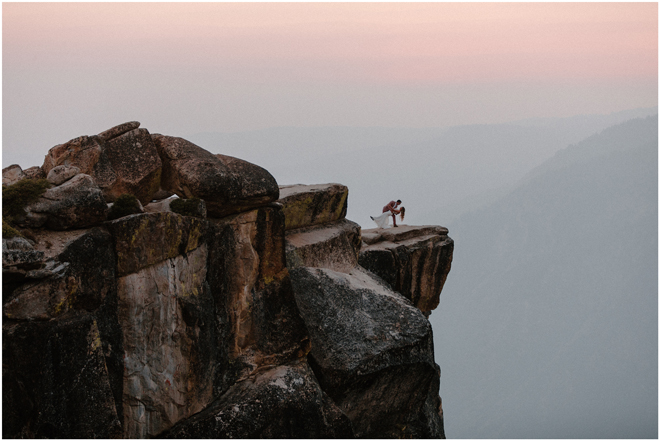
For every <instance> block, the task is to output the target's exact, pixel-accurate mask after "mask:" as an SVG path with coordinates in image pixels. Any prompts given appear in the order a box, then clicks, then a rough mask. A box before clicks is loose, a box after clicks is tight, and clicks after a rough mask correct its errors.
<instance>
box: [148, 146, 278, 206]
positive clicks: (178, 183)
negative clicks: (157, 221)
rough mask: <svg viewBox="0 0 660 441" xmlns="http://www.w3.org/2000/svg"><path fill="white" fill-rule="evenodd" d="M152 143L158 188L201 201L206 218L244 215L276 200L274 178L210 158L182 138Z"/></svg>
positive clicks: (231, 160)
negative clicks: (159, 172) (159, 162)
mask: <svg viewBox="0 0 660 441" xmlns="http://www.w3.org/2000/svg"><path fill="white" fill-rule="evenodd" d="M153 139H154V141H155V143H156V147H157V148H158V152H159V154H160V157H161V159H162V161H163V174H162V178H161V187H162V188H163V189H164V190H167V191H172V192H174V193H176V194H177V195H178V196H179V197H181V198H200V199H203V200H204V201H205V202H206V208H207V211H208V215H209V217H215V218H220V217H224V216H227V215H229V214H234V213H239V212H243V211H248V210H250V209H252V208H254V207H257V206H262V205H265V204H268V203H270V202H273V201H275V200H277V198H278V197H279V188H278V186H277V182H276V181H275V178H273V176H272V175H271V174H270V173H268V171H266V170H265V169H263V168H261V167H259V166H257V165H254V164H251V163H249V162H247V161H243V160H241V159H237V158H233V157H230V156H224V155H213V154H212V153H210V152H208V151H206V150H204V149H203V148H201V147H199V146H197V145H195V144H193V143H191V142H190V141H186V140H185V139H183V138H176V137H172V136H164V135H153Z"/></svg>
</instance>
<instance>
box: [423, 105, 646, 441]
mask: <svg viewBox="0 0 660 441" xmlns="http://www.w3.org/2000/svg"><path fill="white" fill-rule="evenodd" d="M657 164H658V124H657V115H656V116H652V117H647V118H643V119H641V118H640V119H635V120H631V121H628V122H625V123H622V124H620V125H616V126H613V127H610V128H607V129H606V130H603V131H602V132H600V133H598V134H596V135H593V136H591V137H589V138H587V139H585V140H583V141H582V142H579V143H577V144H576V145H571V146H569V147H567V148H565V149H563V150H561V151H559V152H557V153H556V154H555V155H554V156H553V157H552V158H551V159H549V160H547V161H546V162H544V163H543V164H542V165H540V166H539V167H537V168H535V169H534V170H533V171H532V172H530V173H529V174H528V175H527V176H526V177H525V178H524V179H523V180H522V181H521V182H519V183H518V184H517V185H516V186H515V188H514V189H513V190H512V191H510V192H509V193H508V194H507V195H506V196H504V197H502V198H501V199H499V200H498V201H497V202H495V203H493V204H491V205H490V206H487V207H485V208H482V209H479V210H476V211H473V212H470V213H467V214H465V215H463V216H462V217H460V218H459V219H457V220H456V221H454V222H452V223H451V224H448V225H447V226H448V227H449V231H451V232H452V236H453V237H454V239H455V242H456V250H455V253H454V261H453V264H452V277H451V278H449V279H448V281H447V285H446V288H445V292H444V293H443V297H442V300H441V305H440V308H439V310H438V311H439V312H437V313H436V314H434V315H432V316H431V322H432V323H433V325H434V331H435V344H436V354H437V355H436V356H437V357H438V358H439V360H440V361H439V363H440V365H441V367H442V369H443V377H442V384H441V390H442V396H443V401H444V409H445V421H446V431H447V434H448V436H450V437H458V438H483V437H486V438H493V437H494V438H583V437H586V438H656V437H657V415H658V407H657V403H658V402H657V397H658V381H657V380H658V362H657V360H658V333H657V331H658V316H657V311H658V295H657V293H658V279H657V268H658V258H657V249H658V231H657V219H658V207H657V201H658V192H657V184H658V168H657Z"/></svg>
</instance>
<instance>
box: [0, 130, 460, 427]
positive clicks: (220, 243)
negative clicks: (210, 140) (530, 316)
mask: <svg viewBox="0 0 660 441" xmlns="http://www.w3.org/2000/svg"><path fill="white" fill-rule="evenodd" d="M150 143H152V144H153V145H152V144H150ZM152 147H153V148H152ZM139 148H142V149H143V151H141V153H140V154H138V153H137V152H136V149H139ZM154 151H155V152H156V155H155V156H154V154H153V152H154ZM159 161H160V162H159ZM134 163H136V164H137V165H136V166H135V167H134V165H135V164H134ZM28 170H30V169H28ZM46 177H48V182H50V184H47V185H52V186H51V187H50V188H48V189H46V190H44V191H45V193H44V195H45V196H47V197H44V196H43V195H42V197H41V198H40V199H38V200H37V201H36V202H31V203H27V202H26V204H27V205H26V207H25V210H26V215H25V216H23V217H20V216H18V217H17V218H16V219H12V220H11V222H12V223H13V224H12V225H11V226H12V228H14V227H15V229H16V231H18V233H19V234H23V235H24V237H22V236H20V235H19V236H16V237H12V238H9V237H7V238H3V431H4V432H3V433H4V435H5V436H7V437H14V438H40V437H47V438H122V437H123V438H154V437H155V438H228V437H238V438H259V437H265V438H353V437H366V438H380V437H387V438H392V437H394V438H396V437H415V438H433V437H444V429H443V421H442V407H441V403H440V397H439V395H438V390H439V380H440V377H439V368H438V366H437V365H436V364H435V362H434V354H433V342H432V333H431V327H430V324H429V322H428V320H427V319H426V317H425V314H426V313H427V311H430V309H432V308H434V307H435V306H437V301H436V302H435V304H434V303H433V302H434V300H433V299H436V300H437V297H438V296H439V294H440V292H439V291H440V290H441V288H442V283H444V278H443V277H446V273H447V272H448V271H449V264H450V262H451V250H452V249H453V248H452V247H453V242H451V239H449V238H448V237H447V236H446V229H442V227H419V228H418V229H410V230H406V229H405V228H402V229H401V231H398V232H397V234H399V233H401V234H400V235H398V236H397V235H394V236H391V237H390V236H387V234H390V233H382V232H380V233H378V234H376V235H374V234H372V233H371V232H369V233H368V234H363V232H362V231H361V229H360V226H359V225H358V224H356V223H354V222H351V221H350V220H347V219H345V214H346V207H347V197H348V189H347V188H346V187H345V186H342V185H339V184H321V185H314V186H292V187H291V186H290V187H283V188H282V191H281V192H280V188H279V187H278V186H277V183H276V182H275V180H274V179H273V178H272V176H271V175H270V174H269V173H268V172H267V171H266V170H264V169H262V168H260V167H258V166H256V165H254V164H250V163H248V162H246V161H242V160H240V159H237V158H232V157H228V156H223V155H213V154H211V153H209V152H207V151H205V150H203V149H202V148H200V147H198V146H195V145H194V144H192V143H189V142H188V141H185V140H183V139H181V138H174V137H166V136H163V135H153V136H152V135H150V134H149V133H148V131H146V129H140V128H139V123H137V122H129V123H125V124H121V125H119V126H116V127H113V128H111V129H109V130H107V131H105V132H102V133H100V134H99V135H94V136H83V137H80V138H76V139H74V140H71V141H69V142H68V143H65V144H61V145H58V146H56V147H54V148H53V149H51V151H50V152H49V153H48V155H47V157H46V160H45V162H44V166H43V167H33V168H32V170H31V171H30V173H27V170H25V171H23V170H22V169H21V168H20V166H16V167H11V168H8V169H7V170H3V179H4V180H6V182H5V185H15V183H16V182H20V181H22V180H25V179H34V178H46ZM16 188H20V187H15V189H16ZM80 189H82V190H80ZM85 189H87V190H85ZM90 189H91V190H90ZM74 190H75V191H74ZM78 190H80V191H78ZM88 190H89V191H88ZM124 192H125V193H128V194H132V195H133V196H136V197H137V198H138V199H139V200H140V201H143V200H145V201H148V200H150V199H151V198H153V197H156V195H159V196H158V197H167V196H168V195H169V194H171V193H176V194H177V195H179V197H180V198H193V197H194V198H196V199H197V198H199V199H201V200H194V201H187V202H190V204H189V205H191V206H192V205H195V206H201V207H204V206H205V207H207V208H208V210H207V211H205V210H199V209H198V210H190V211H181V210H179V209H176V208H175V204H174V203H173V200H172V199H168V200H162V201H160V202H155V203H150V204H146V206H145V210H144V211H145V212H140V213H135V214H127V213H128V212H129V211H126V212H124V213H123V214H119V215H118V216H119V217H118V218H117V219H113V220H106V219H107V203H108V202H110V201H111V200H112V199H113V198H115V197H117V196H118V194H117V193H124ZM81 195H82V196H81ZM84 195H88V196H89V197H88V198H86V197H85V196H84ZM280 195H281V197H280V198H279V200H278V197H279V196H280ZM56 196H57V197H56ZM85 201H93V202H94V204H95V205H90V206H88V205H86V202H85ZM177 202H178V203H179V204H177V205H180V204H185V203H187V202H186V201H180V200H179V201H177ZM48 204H51V205H52V207H51V205H48ZM46 206H48V207H51V208H48V209H44V208H43V207H46ZM40 207H41V208H40ZM53 207H55V208H53ZM57 207H60V208H57ZM76 207H77V208H76ZM81 207H82V208H85V209H84V210H83V209H82V208H81ZM90 207H97V208H98V210H97V209H96V208H90ZM56 208H57V209H56ZM173 210H174V211H173ZM177 210H179V211H177ZM140 211H142V210H140ZM184 212H185V213H186V214H188V215H182V214H178V213H184ZM112 217H113V218H114V217H115V215H114V214H113V216H112ZM28 218H29V219H31V221H32V223H26V221H25V220H26V219H28ZM3 227H4V225H3ZM4 230H5V229H4V228H3V231H4ZM8 231H9V230H8ZM12 234H13V233H12ZM380 248H383V249H387V252H388V253H389V254H390V255H391V256H396V259H395V258H392V259H390V260H388V261H387V262H389V266H382V265H381V266H373V265H372V266H370V264H369V262H368V261H364V266H365V267H368V268H369V270H367V269H365V267H363V266H360V263H362V261H363V255H365V254H364V252H365V249H366V250H367V251H368V252H369V253H371V254H373V255H378V254H377V252H378V251H379V249H380ZM391 249H393V250H395V254H393V253H392V251H391ZM371 254H369V255H371ZM401 256H404V257H405V256H407V257H405V259H407V260H405V259H404V258H403V257H401ZM397 259H398V260H397ZM381 260H383V259H375V261H378V262H380V261H381ZM404 260H405V261H406V262H413V263H412V264H411V265H412V266H411V267H410V268H409V267H406V266H405V265H404ZM402 265H403V266H404V267H405V268H404V269H402V268H401V267H402ZM443 265H444V266H443ZM383 268H385V269H383ZM411 268H412V269H411ZM402 274H403V275H402ZM438 274H444V275H443V276H439V275H438ZM399 278H400V279H401V280H403V281H404V283H403V284H397V283H398V282H397V281H398V280H399ZM408 279H414V280H415V281H416V282H414V283H412V282H411V283H408V285H406V283H407V282H405V281H406V280H408ZM440 279H442V280H440ZM392 281H395V282H397V283H394V282H392ZM428 299H431V300H428Z"/></svg>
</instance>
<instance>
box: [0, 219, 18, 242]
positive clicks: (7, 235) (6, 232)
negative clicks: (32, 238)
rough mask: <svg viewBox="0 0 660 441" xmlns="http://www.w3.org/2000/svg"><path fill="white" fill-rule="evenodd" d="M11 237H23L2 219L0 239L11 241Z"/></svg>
mask: <svg viewBox="0 0 660 441" xmlns="http://www.w3.org/2000/svg"><path fill="white" fill-rule="evenodd" d="M12 237H23V235H22V234H21V233H20V232H19V231H18V230H17V229H15V228H14V227H12V226H11V225H9V223H8V222H7V221H6V220H4V219H2V238H3V239H11V238H12Z"/></svg>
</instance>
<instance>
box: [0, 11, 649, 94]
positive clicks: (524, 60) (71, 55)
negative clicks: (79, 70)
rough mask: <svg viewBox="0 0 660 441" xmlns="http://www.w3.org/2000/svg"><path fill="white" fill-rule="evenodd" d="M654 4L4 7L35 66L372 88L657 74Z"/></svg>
mask: <svg viewBox="0 0 660 441" xmlns="http://www.w3.org/2000/svg"><path fill="white" fill-rule="evenodd" d="M657 11H658V5H657V3H635V4H631V3H449V4H437V3H416V4H410V3H359V4H356V3H348V4H346V3H339V4H337V3H329V4H328V3H311V4H310V3H289V4H286V3H284V4H282V3H267V4H263V3H239V4H226V3H196V4H189V3H184V4H180V3H139V4H137V3H105V4H98V3H82V4H81V3H69V4H58V3H46V4H44V3H16V4H13V3H5V4H4V5H3V14H4V15H3V37H4V40H5V43H4V45H3V50H4V54H3V58H4V60H3V61H4V62H5V63H6V64H9V65H10V66H12V67H19V66H20V67H24V68H26V69H30V68H36V67H43V66H44V64H45V65H46V66H48V67H52V68H62V67H66V68H73V67H86V66H88V65H89V64H90V63H91V64H93V65H95V66H97V67H99V68H100V67H114V68H116V67H121V66H125V67H130V66H138V67H141V68H144V69H158V68H161V69H162V68H168V67H172V66H177V65H182V64H185V65H188V66H195V67H200V68H204V69H213V68H217V69H221V70H227V65H231V66H232V70H231V71H230V72H227V73H228V74H230V75H231V74H234V75H235V76H239V77H242V78H245V75H248V77H251V78H253V79H255V80H257V79H259V78H261V77H263V76H268V77H270V76H271V75H273V74H275V75H276V76H278V75H279V76H282V79H283V80H287V79H289V80H300V79H304V80H317V81H338V80H339V81H349V82H350V81H358V82H363V81H366V82H371V83H374V82H375V83H405V84H411V83H421V84H429V83H430V84H434V83H435V84H438V83H447V82H474V81H477V82H492V81H507V80H516V81H518V80H572V79H596V80H602V79H625V78H652V77H656V76H657V73H658V70H657V69H658V57H657V54H658V38H657V36H658V35H657V31H658V20H657V17H658V14H657Z"/></svg>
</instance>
